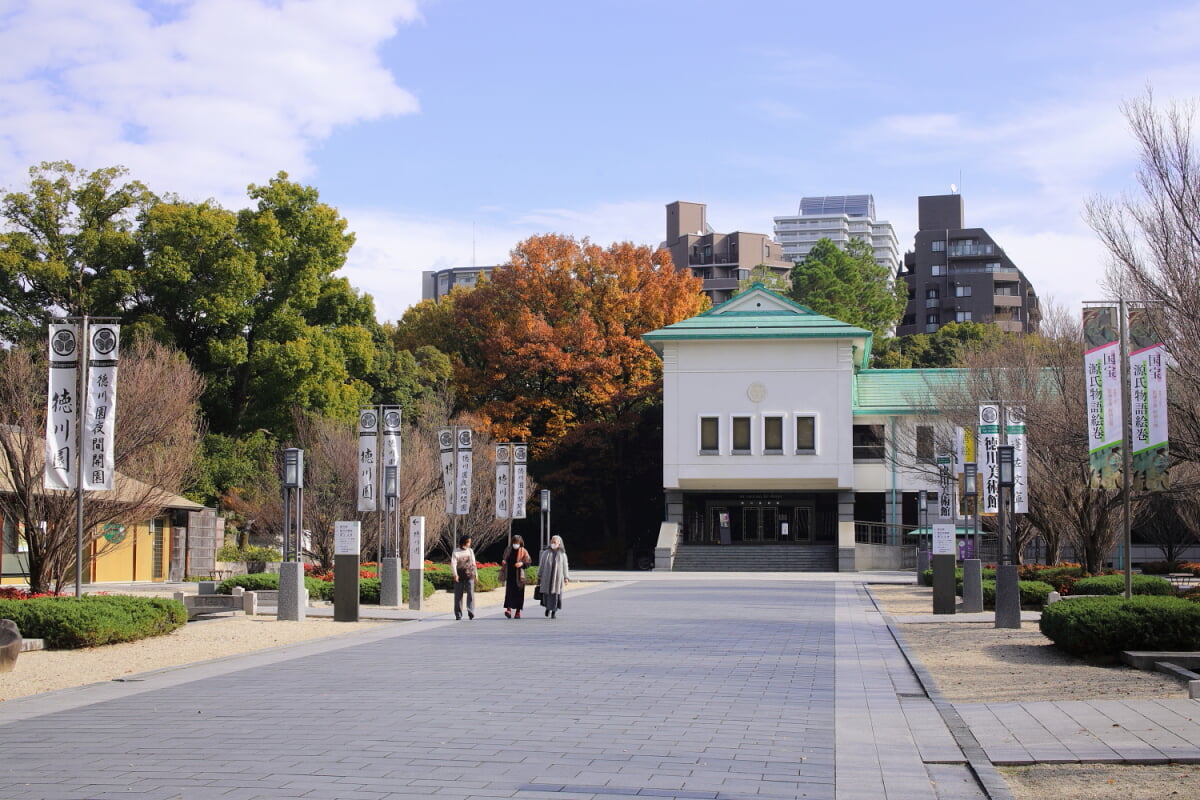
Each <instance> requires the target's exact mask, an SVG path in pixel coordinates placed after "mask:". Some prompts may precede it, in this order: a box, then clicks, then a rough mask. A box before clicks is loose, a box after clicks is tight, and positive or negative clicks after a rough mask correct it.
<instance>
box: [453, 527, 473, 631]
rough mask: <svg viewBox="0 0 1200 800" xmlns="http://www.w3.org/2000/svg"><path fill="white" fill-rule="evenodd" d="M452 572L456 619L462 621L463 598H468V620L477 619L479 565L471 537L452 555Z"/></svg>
mask: <svg viewBox="0 0 1200 800" xmlns="http://www.w3.org/2000/svg"><path fill="white" fill-rule="evenodd" d="M450 571H451V572H453V573H454V618H455V619H462V598H463V595H464V594H466V596H467V619H475V577H476V575H477V571H478V565H477V564H476V563H475V551H474V550H472V549H471V537H470V536H463V537H462V538H460V539H459V540H458V547H456V548H455V549H454V552H453V553H451V554H450Z"/></svg>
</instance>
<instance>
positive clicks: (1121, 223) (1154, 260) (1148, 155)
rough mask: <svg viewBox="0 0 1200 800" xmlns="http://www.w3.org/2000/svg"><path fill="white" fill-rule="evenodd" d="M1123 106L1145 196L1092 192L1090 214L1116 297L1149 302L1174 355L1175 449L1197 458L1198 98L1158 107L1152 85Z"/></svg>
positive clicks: (1199, 286) (1199, 328)
mask: <svg viewBox="0 0 1200 800" xmlns="http://www.w3.org/2000/svg"><path fill="white" fill-rule="evenodd" d="M1122 111H1123V112H1124V114H1125V117H1126V119H1127V120H1128V122H1129V126H1130V128H1131V129H1132V131H1133V134H1134V138H1135V139H1136V140H1137V142H1138V145H1139V147H1140V149H1141V152H1140V157H1141V166H1140V167H1139V169H1138V171H1137V181H1138V185H1139V187H1140V189H1141V192H1140V195H1137V196H1132V195H1131V196H1126V197H1122V198H1120V199H1112V198H1106V197H1103V196H1096V197H1093V198H1092V199H1091V200H1090V201H1089V202H1088V205H1087V220H1088V223H1089V224H1090V225H1091V227H1092V229H1093V230H1095V231H1096V233H1097V235H1098V236H1099V237H1100V241H1101V242H1102V243H1103V244H1104V246H1105V248H1106V249H1107V250H1108V254H1109V258H1110V263H1109V267H1108V273H1107V280H1108V284H1109V290H1110V292H1111V293H1112V294H1113V295H1114V296H1122V297H1125V298H1127V299H1136V300H1149V301H1152V305H1151V306H1150V309H1149V310H1150V311H1151V312H1152V317H1153V318H1154V325H1155V331H1156V333H1158V335H1159V336H1160V337H1161V338H1162V341H1163V343H1164V344H1166V346H1167V350H1168V351H1169V352H1170V353H1171V355H1172V361H1173V364H1172V367H1171V370H1170V374H1169V378H1168V385H1169V386H1170V393H1171V394H1170V419H1171V423H1170V424H1171V453H1172V456H1173V457H1177V458H1180V459H1183V460H1186V461H1200V315H1198V314H1197V313H1196V309H1197V308H1200V153H1197V152H1196V148H1195V145H1194V144H1193V142H1192V125H1193V122H1194V120H1195V115H1196V104H1195V102H1188V103H1173V104H1171V105H1169V106H1167V107H1166V108H1165V109H1161V108H1159V107H1158V106H1156V105H1155V103H1154V95H1153V93H1152V92H1150V91H1148V92H1147V93H1146V95H1145V96H1144V97H1143V98H1140V99H1137V100H1133V101H1130V102H1127V103H1125V104H1124V105H1123V106H1122Z"/></svg>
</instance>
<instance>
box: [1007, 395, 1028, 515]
mask: <svg viewBox="0 0 1200 800" xmlns="http://www.w3.org/2000/svg"><path fill="white" fill-rule="evenodd" d="M1004 435H1005V436H1006V437H1007V442H1008V444H1010V445H1012V449H1013V489H1012V492H1013V494H1012V501H1013V505H1012V509H1013V513H1014V514H1028V513H1029V450H1028V448H1027V446H1026V442H1025V407H1024V406H1006V407H1005V409H1004Z"/></svg>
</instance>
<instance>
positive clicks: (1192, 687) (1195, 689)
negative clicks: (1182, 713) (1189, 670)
mask: <svg viewBox="0 0 1200 800" xmlns="http://www.w3.org/2000/svg"><path fill="white" fill-rule="evenodd" d="M1188 699H1189V700H1200V681H1188Z"/></svg>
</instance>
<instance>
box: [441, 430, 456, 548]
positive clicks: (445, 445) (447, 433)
mask: <svg viewBox="0 0 1200 800" xmlns="http://www.w3.org/2000/svg"><path fill="white" fill-rule="evenodd" d="M438 451H439V453H440V455H441V461H442V488H444V489H445V491H446V513H447V514H453V513H454V491H455V480H454V428H438ZM456 544H457V543H456Z"/></svg>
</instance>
